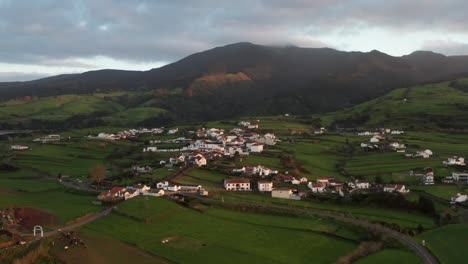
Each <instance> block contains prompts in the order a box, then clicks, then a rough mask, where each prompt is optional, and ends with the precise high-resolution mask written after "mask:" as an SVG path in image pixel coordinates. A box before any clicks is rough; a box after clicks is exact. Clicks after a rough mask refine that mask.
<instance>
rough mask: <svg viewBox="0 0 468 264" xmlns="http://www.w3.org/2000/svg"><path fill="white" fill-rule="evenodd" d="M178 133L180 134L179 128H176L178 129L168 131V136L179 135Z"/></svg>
mask: <svg viewBox="0 0 468 264" xmlns="http://www.w3.org/2000/svg"><path fill="white" fill-rule="evenodd" d="M177 132H179V128H177V127H176V128H173V129H169V130H168V131H167V134H168V135H172V134H175V133H177Z"/></svg>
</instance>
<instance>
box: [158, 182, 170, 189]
mask: <svg viewBox="0 0 468 264" xmlns="http://www.w3.org/2000/svg"><path fill="white" fill-rule="evenodd" d="M166 186H169V182H168V181H162V182H158V183H157V184H156V188H158V189H163V188H164V187H166Z"/></svg>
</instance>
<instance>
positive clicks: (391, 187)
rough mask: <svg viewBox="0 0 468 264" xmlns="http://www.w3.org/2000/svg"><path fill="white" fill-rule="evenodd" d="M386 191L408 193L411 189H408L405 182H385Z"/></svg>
mask: <svg viewBox="0 0 468 264" xmlns="http://www.w3.org/2000/svg"><path fill="white" fill-rule="evenodd" d="M383 191H384V192H399V193H408V192H409V191H410V190H408V189H406V187H405V185H403V184H385V185H384V188H383Z"/></svg>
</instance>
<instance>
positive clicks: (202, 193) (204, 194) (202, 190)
mask: <svg viewBox="0 0 468 264" xmlns="http://www.w3.org/2000/svg"><path fill="white" fill-rule="evenodd" d="M198 194H199V195H201V196H208V191H207V190H206V189H200V190H199V191H198Z"/></svg>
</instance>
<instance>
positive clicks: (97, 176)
mask: <svg viewBox="0 0 468 264" xmlns="http://www.w3.org/2000/svg"><path fill="white" fill-rule="evenodd" d="M88 178H90V179H92V180H93V181H95V182H96V189H98V188H99V185H100V184H101V182H102V181H103V180H104V178H106V168H105V167H104V166H102V165H100V164H98V165H96V166H94V167H91V169H90V170H89V174H88Z"/></svg>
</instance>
